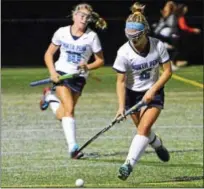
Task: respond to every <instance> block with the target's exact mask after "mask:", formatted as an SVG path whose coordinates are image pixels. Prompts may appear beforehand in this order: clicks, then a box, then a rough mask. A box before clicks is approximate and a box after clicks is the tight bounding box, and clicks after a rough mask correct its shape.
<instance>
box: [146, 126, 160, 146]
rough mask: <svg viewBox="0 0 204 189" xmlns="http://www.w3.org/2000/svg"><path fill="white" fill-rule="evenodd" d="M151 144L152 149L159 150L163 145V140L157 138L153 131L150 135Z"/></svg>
mask: <svg viewBox="0 0 204 189" xmlns="http://www.w3.org/2000/svg"><path fill="white" fill-rule="evenodd" d="M148 138H149V144H150V145H151V147H152V148H154V149H155V148H158V147H160V146H161V145H162V142H161V140H160V139H159V138H158V137H157V135H156V134H155V133H154V132H153V131H152V130H151V131H150V134H149V137H148Z"/></svg>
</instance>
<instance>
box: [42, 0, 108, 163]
mask: <svg viewBox="0 0 204 189" xmlns="http://www.w3.org/2000/svg"><path fill="white" fill-rule="evenodd" d="M72 19H73V24H72V25H69V26H65V27H60V28H59V29H58V30H57V31H56V32H55V33H54V36H53V38H52V42H51V44H50V45H49V47H48V49H47V51H46V53H45V56H44V59H45V64H46V66H47V68H48V70H49V73H50V78H51V79H52V81H53V82H54V83H55V84H54V87H55V88H56V95H55V93H54V92H53V91H52V90H51V89H50V88H45V89H44V91H43V97H42V100H41V102H40V108H41V110H46V109H47V108H48V106H50V108H51V109H52V111H53V113H54V114H55V116H56V118H57V119H58V120H61V123H62V127H63V130H64V134H65V138H66V141H67V144H68V151H69V154H70V157H71V158H75V159H79V158H81V157H82V156H83V153H82V152H81V153H76V152H77V150H78V149H79V145H78V144H77V140H76V123H75V116H74V109H75V106H76V103H77V100H78V98H79V97H80V95H81V93H82V91H83V88H84V86H85V84H86V79H87V77H88V73H89V70H93V69H97V68H99V67H101V66H103V64H104V57H103V51H102V47H101V43H100V40H99V38H98V35H97V33H96V32H94V31H93V30H91V29H90V27H89V24H90V23H94V24H95V26H96V27H98V28H100V29H105V28H106V26H107V24H106V22H105V20H104V19H102V18H101V17H100V16H99V15H98V14H97V13H95V12H93V9H92V7H91V5H89V4H86V3H82V4H78V5H77V6H76V7H75V8H74V10H73V11H72ZM59 49H60V55H59V59H58V60H57V61H56V62H55V63H54V61H53V59H54V58H53V57H54V54H55V53H56V52H57V50H59ZM92 54H93V55H94V61H93V62H92V63H89V64H87V62H89V59H90V57H91V55H92ZM79 70H83V71H84V72H83V73H81V74H80V75H79V77H76V78H73V79H65V80H63V81H61V82H59V76H60V75H64V74H74V73H78V72H79ZM76 154H77V155H76Z"/></svg>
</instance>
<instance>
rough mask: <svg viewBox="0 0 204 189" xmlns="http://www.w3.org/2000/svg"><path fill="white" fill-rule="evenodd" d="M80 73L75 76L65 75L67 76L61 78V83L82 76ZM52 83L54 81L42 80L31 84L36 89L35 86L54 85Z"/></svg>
mask: <svg viewBox="0 0 204 189" xmlns="http://www.w3.org/2000/svg"><path fill="white" fill-rule="evenodd" d="M80 73H81V72H79V73H75V74H65V75H62V76H59V81H62V80H65V79H70V78H75V77H78V76H79V75H80ZM52 82H53V81H52V80H51V79H50V78H47V79H42V80H38V81H33V82H31V83H30V86H31V87H35V86H39V85H44V84H48V83H52Z"/></svg>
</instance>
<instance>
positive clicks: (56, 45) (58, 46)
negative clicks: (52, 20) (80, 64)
mask: <svg viewBox="0 0 204 189" xmlns="http://www.w3.org/2000/svg"><path fill="white" fill-rule="evenodd" d="M52 44H53V45H55V46H58V47H59V46H60V45H56V44H54V43H53V42H52Z"/></svg>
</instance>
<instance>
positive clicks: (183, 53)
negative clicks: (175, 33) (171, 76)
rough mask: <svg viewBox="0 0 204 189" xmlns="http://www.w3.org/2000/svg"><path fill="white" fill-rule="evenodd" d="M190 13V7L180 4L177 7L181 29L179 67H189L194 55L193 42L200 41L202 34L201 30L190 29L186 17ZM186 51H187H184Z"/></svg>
mask: <svg viewBox="0 0 204 189" xmlns="http://www.w3.org/2000/svg"><path fill="white" fill-rule="evenodd" d="M187 12H188V7H187V5H185V4H179V5H178V6H177V11H176V16H177V19H178V28H179V36H180V40H179V52H180V55H179V57H178V61H177V66H183V65H187V64H188V62H189V59H190V56H191V55H192V49H191V48H190V47H191V42H192V41H198V40H199V39H198V37H199V35H198V34H200V32H201V30H200V29H199V28H195V27H190V26H188V24H187V21H186V18H185V15H186V13H187ZM184 49H185V50H184Z"/></svg>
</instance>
